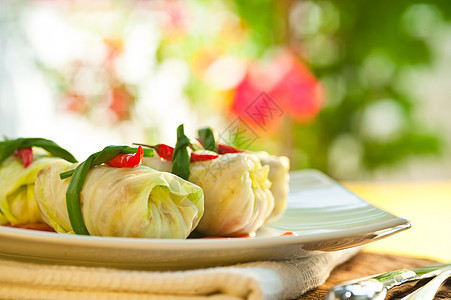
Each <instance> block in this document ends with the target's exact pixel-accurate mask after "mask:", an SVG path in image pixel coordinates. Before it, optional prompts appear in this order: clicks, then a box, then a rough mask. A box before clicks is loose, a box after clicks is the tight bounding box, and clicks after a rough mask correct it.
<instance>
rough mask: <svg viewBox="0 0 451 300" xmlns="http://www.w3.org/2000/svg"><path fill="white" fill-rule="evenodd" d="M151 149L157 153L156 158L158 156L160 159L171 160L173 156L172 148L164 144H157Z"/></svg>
mask: <svg viewBox="0 0 451 300" xmlns="http://www.w3.org/2000/svg"><path fill="white" fill-rule="evenodd" d="M151 148H153V149H155V151H157V153H158V156H160V157H161V158H162V159H166V160H172V156H173V155H174V148H173V147H171V146H168V145H166V144H158V145H156V146H151Z"/></svg>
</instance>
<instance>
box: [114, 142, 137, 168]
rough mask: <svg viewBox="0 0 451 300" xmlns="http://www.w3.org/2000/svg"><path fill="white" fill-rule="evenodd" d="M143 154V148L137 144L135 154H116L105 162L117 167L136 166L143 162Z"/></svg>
mask: <svg viewBox="0 0 451 300" xmlns="http://www.w3.org/2000/svg"><path fill="white" fill-rule="evenodd" d="M143 156H144V151H143V148H142V147H141V146H139V147H138V150H137V151H136V153H135V154H118V155H116V157H115V158H113V159H112V160H110V161H107V162H106V164H107V165H109V166H111V167H118V168H136V167H137V166H139V165H140V164H141V163H142V162H143Z"/></svg>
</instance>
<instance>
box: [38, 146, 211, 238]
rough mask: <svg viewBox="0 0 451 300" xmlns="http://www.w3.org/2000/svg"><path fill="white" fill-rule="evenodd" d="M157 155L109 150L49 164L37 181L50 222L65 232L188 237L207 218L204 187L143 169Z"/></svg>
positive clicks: (121, 148) (44, 213) (125, 149)
mask: <svg viewBox="0 0 451 300" xmlns="http://www.w3.org/2000/svg"><path fill="white" fill-rule="evenodd" d="M149 150H150V151H149ZM133 152H135V153H133ZM144 152H147V154H145V153H144ZM152 152H153V151H152V149H146V151H143V149H142V148H141V147H139V148H138V149H136V148H131V147H127V146H109V147H106V148H105V149H104V150H102V151H100V152H97V153H94V154H93V155H91V156H90V157H89V158H88V159H87V160H86V161H84V162H82V163H81V164H78V165H75V164H70V163H68V162H65V161H55V162H53V163H51V164H49V165H47V166H46V167H45V168H43V169H42V170H41V171H40V172H39V174H38V176H37V179H36V196H37V201H38V204H39V207H40V209H41V211H42V216H43V218H44V220H45V222H46V223H48V224H49V225H50V226H52V227H53V228H54V229H55V230H56V231H57V232H60V233H77V234H89V235H100V236H122V237H141V238H186V237H188V235H189V234H190V233H191V231H192V230H194V228H195V227H196V226H197V224H198V223H199V220H200V218H201V217H202V215H203V211H204V203H203V200H204V197H203V193H202V189H201V188H200V187H198V186H196V185H194V184H192V183H190V182H188V181H186V180H183V179H182V178H180V177H178V176H176V175H174V174H171V173H168V172H160V171H156V170H153V169H151V168H149V167H146V166H142V165H140V164H141V162H142V159H143V156H144V155H152ZM61 178H63V179H61Z"/></svg>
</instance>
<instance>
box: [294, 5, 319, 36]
mask: <svg viewBox="0 0 451 300" xmlns="http://www.w3.org/2000/svg"><path fill="white" fill-rule="evenodd" d="M321 21H322V11H321V7H320V6H319V5H318V4H317V3H315V2H313V1H298V2H296V3H295V4H294V5H293V7H292V9H291V12H290V15H289V22H290V26H291V28H292V29H293V31H294V32H295V33H296V35H297V36H306V35H312V34H315V33H317V32H318V30H319V29H320V26H321Z"/></svg>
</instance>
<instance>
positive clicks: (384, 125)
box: [360, 98, 405, 142]
mask: <svg viewBox="0 0 451 300" xmlns="http://www.w3.org/2000/svg"><path fill="white" fill-rule="evenodd" d="M404 126H405V111H404V109H403V107H402V106H401V104H399V103H398V102H396V101H395V100H393V99H388V98H387V99H380V100H376V101H375V102H373V103H370V104H369V105H368V106H366V107H365V110H364V111H363V115H362V119H361V122H360V132H361V134H362V135H363V136H364V137H365V138H367V139H369V140H373V141H378V142H386V141H390V140H394V139H396V138H397V137H398V136H399V135H400V134H401V131H402V129H403V128H404Z"/></svg>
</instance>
